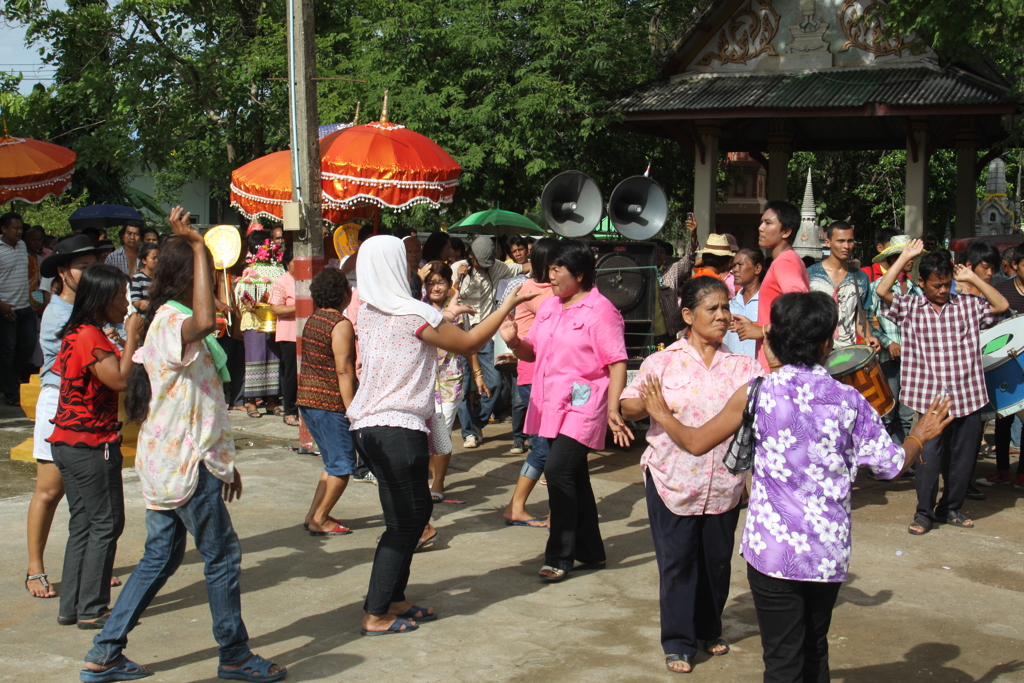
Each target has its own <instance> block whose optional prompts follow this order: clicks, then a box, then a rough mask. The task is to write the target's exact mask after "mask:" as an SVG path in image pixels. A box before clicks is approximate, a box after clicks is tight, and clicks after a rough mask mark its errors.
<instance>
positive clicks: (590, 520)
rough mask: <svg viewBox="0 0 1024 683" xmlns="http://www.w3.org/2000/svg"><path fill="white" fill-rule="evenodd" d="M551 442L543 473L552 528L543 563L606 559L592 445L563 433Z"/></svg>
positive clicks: (560, 564) (566, 564)
mask: <svg viewBox="0 0 1024 683" xmlns="http://www.w3.org/2000/svg"><path fill="white" fill-rule="evenodd" d="M549 443H550V444H551V450H550V451H549V452H548V461H547V462H546V463H545V464H544V475H545V476H546V477H547V480H548V505H549V506H550V507H551V530H550V532H549V533H548V544H547V547H546V548H545V549H544V564H545V565H548V566H549V567H555V568H556V569H565V570H566V571H568V570H570V569H572V566H573V562H574V561H576V560H578V561H580V562H582V563H584V564H590V563H593V562H604V560H605V554H604V542H603V541H602V540H601V529H600V527H599V525H598V519H597V501H595V500H594V489H593V488H591V486H590V470H589V468H588V465H587V454H588V453H589V452H590V448H588V447H587V446H584V445H583V444H581V443H580V442H579V441H576V440H575V439H573V438H571V437H568V436H566V435H564V434H559V435H558V436H557V437H556V438H554V439H549Z"/></svg>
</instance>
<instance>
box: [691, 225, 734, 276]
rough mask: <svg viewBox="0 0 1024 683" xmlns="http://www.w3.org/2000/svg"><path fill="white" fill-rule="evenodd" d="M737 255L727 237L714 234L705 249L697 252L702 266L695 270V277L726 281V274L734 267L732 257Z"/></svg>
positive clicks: (710, 236) (709, 237) (709, 236)
mask: <svg viewBox="0 0 1024 683" xmlns="http://www.w3.org/2000/svg"><path fill="white" fill-rule="evenodd" d="M735 255H736V252H734V251H733V250H732V249H731V248H730V245H729V238H728V236H726V235H719V234H717V233H712V234H710V235H708V241H707V242H706V243H705V244H704V248H703V249H701V250H700V251H698V252H697V256H698V257H699V259H700V261H699V262H700V266H699V267H697V268H694V269H693V277H701V276H710V277H714V278H718V279H719V280H724V279H725V278H724V275H723V274H724V273H728V272H729V268H730V267H731V266H732V257H733V256H735Z"/></svg>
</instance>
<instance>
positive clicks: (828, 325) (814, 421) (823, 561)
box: [643, 292, 951, 683]
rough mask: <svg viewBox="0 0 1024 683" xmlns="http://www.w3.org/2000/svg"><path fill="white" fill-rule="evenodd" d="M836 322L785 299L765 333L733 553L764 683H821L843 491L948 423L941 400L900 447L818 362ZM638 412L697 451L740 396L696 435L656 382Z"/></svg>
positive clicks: (886, 473) (829, 309)
mask: <svg viewBox="0 0 1024 683" xmlns="http://www.w3.org/2000/svg"><path fill="white" fill-rule="evenodd" d="M837 317H838V314H837V312H836V306H835V303H834V302H833V301H832V300H831V299H830V298H829V297H828V296H827V295H825V294H822V293H820V292H812V293H810V294H797V293H791V294H784V295H782V296H780V297H779V298H778V299H776V300H775V303H774V304H772V309H771V326H770V328H768V330H767V331H766V332H767V336H766V338H767V342H768V347H769V349H770V351H772V352H773V353H774V356H775V357H776V358H774V359H772V358H770V359H769V360H770V361H771V369H772V370H773V373H772V374H771V375H769V376H768V377H767V378H765V380H764V383H763V384H762V386H761V393H760V396H759V399H758V402H757V406H756V408H755V420H754V435H755V437H756V444H757V445H756V448H755V457H754V465H753V479H752V485H751V493H750V504H749V509H748V511H747V520H746V526H745V527H744V529H743V542H742V551H741V552H742V554H743V557H744V559H746V560H747V564H748V567H747V578H748V580H749V582H750V590H751V592H752V593H753V595H754V607H755V609H756V610H757V621H758V625H759V627H760V630H761V645H762V647H763V648H764V662H765V675H764V680H765V681H766V683H775V682H782V681H787V682H788V681H801V680H802V681H828V680H829V669H828V640H827V638H828V628H829V623H830V622H831V619H832V608H833V607H834V606H835V601H836V596H837V595H838V594H839V588H840V586H841V585H842V582H843V581H844V580H846V570H847V567H848V566H849V562H850V550H851V546H850V489H851V487H852V485H853V481H854V480H855V479H856V477H857V468H858V467H861V466H866V467H868V468H870V469H871V471H872V472H874V473H875V474H876V475H877V476H878V477H880V478H884V479H893V478H895V477H897V476H899V475H900V474H901V473H902V472H903V471H904V470H906V468H907V467H909V466H910V464H912V463H913V462H915V461H916V460H917V459H918V457H919V456H920V454H921V451H922V448H923V443H924V442H926V441H928V440H930V439H933V438H935V437H936V436H938V435H939V434H940V433H941V432H942V429H943V427H945V426H946V425H947V424H948V423H949V422H950V419H951V418H949V415H948V413H949V400H948V399H943V400H941V401H940V400H939V399H938V398H936V399H935V401H934V402H933V403H932V405H931V409H930V411H929V412H928V413H926V414H925V415H924V416H923V417H922V418H921V420H920V421H919V422H918V424H917V426H915V427H914V429H913V430H912V431H911V434H910V436H909V437H908V438H907V440H906V441H905V442H904V447H905V448H901V447H899V446H897V445H896V444H894V443H893V442H892V439H890V438H889V435H888V433H887V432H886V430H885V426H884V425H883V424H882V420H881V418H880V417H879V416H878V414H877V413H876V412H875V410H874V409H873V408H872V407H871V406H870V404H868V402H867V400H865V399H864V397H862V396H861V395H860V394H859V393H857V391H856V390H855V389H853V388H852V387H849V386H847V385H845V384H842V383H840V382H838V381H836V380H834V379H832V378H831V377H830V376H829V375H828V373H827V372H826V371H825V369H824V368H823V367H821V361H822V360H823V359H825V358H827V357H828V354H829V353H830V352H831V351H832V332H833V330H835V326H836V320H837ZM643 392H644V393H643V399H644V407H645V409H646V410H647V412H648V413H649V414H650V415H651V417H652V419H654V420H656V421H657V422H658V423H659V424H660V425H661V426H662V427H663V428H664V429H665V431H666V432H667V433H668V434H669V436H670V437H671V438H672V440H673V441H675V442H676V443H677V444H679V446H680V447H682V448H684V449H686V450H688V451H689V452H690V453H693V454H694V455H696V456H699V455H703V454H704V453H706V452H708V451H709V450H711V449H712V448H714V447H715V446H717V445H718V444H719V443H721V442H723V441H725V440H726V439H728V438H729V437H730V436H731V435H732V434H733V433H734V432H735V431H736V430H737V429H738V428H739V426H740V423H741V421H742V418H743V408H744V406H745V405H746V401H747V397H746V394H747V388H746V387H743V388H741V389H739V390H738V391H737V392H736V393H735V394H734V395H733V397H732V398H731V399H729V403H728V404H727V405H726V407H725V409H724V410H722V412H720V413H719V414H718V415H716V416H715V417H714V418H712V419H711V420H710V421H709V422H708V423H707V424H705V425H704V426H703V427H701V428H699V429H697V428H693V427H686V426H684V425H682V424H681V423H680V422H679V421H678V420H676V419H675V418H674V417H673V415H672V412H671V409H670V408H669V407H668V405H667V404H666V402H665V399H664V396H663V394H662V392H661V387H660V384H659V382H658V380H657V378H654V377H652V378H651V379H649V380H648V381H647V382H645V383H644V385H643Z"/></svg>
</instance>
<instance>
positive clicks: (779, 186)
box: [765, 119, 793, 201]
mask: <svg viewBox="0 0 1024 683" xmlns="http://www.w3.org/2000/svg"><path fill="white" fill-rule="evenodd" d="M769 126H770V127H769V131H768V185H767V187H766V188H765V190H766V195H767V197H768V201H775V200H782V201H788V200H789V193H788V191H787V189H786V187H787V185H788V181H789V160H790V159H791V158H792V157H793V133H792V132H790V128H789V121H788V120H787V119H772V120H771V122H770V123H769Z"/></svg>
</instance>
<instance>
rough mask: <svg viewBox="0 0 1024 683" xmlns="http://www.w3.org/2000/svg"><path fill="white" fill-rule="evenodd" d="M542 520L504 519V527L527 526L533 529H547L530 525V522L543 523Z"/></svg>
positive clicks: (535, 518)
mask: <svg viewBox="0 0 1024 683" xmlns="http://www.w3.org/2000/svg"><path fill="white" fill-rule="evenodd" d="M543 521H544V520H543V519H539V518H537V517H533V518H531V519H515V520H513V519H506V520H505V526H528V527H533V528H534V529H547V527H546V526H537V525H536V524H530V522H543Z"/></svg>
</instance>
